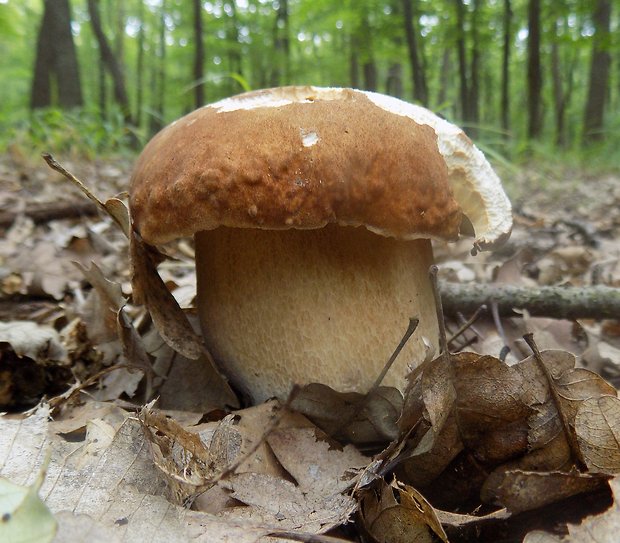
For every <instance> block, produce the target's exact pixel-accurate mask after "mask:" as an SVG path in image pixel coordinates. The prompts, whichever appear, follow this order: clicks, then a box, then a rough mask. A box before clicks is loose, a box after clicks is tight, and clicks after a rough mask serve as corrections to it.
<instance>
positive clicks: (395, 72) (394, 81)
mask: <svg viewBox="0 0 620 543" xmlns="http://www.w3.org/2000/svg"><path fill="white" fill-rule="evenodd" d="M385 87H386V92H387V93H388V94H389V95H390V96H396V98H402V96H403V65H402V64H401V63H400V62H392V63H391V64H390V66H389V68H388V76H387V81H386V85H385Z"/></svg>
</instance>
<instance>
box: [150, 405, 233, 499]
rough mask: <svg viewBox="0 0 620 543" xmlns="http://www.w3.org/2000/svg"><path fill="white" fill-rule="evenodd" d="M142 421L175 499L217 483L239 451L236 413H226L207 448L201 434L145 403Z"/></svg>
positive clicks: (154, 460)
mask: <svg viewBox="0 0 620 543" xmlns="http://www.w3.org/2000/svg"><path fill="white" fill-rule="evenodd" d="M139 420H140V423H141V424H142V427H143V429H144V433H145V435H146V438H147V440H148V442H149V444H150V447H151V455H152V457H153V462H154V463H155V465H156V466H157V468H158V469H159V471H160V473H161V474H162V476H163V477H164V480H165V481H166V483H167V485H168V489H169V494H170V496H171V499H172V500H173V501H174V503H177V504H179V505H182V504H188V503H191V502H192V501H193V500H194V499H195V498H196V496H198V495H199V494H201V493H202V492H204V491H205V490H207V489H208V488H210V487H211V486H212V485H213V484H214V481H213V479H214V477H215V475H216V474H218V473H219V472H221V471H223V470H224V469H225V468H226V467H227V466H228V465H230V463H231V462H232V460H234V458H235V457H236V456H237V454H238V452H239V446H240V442H241V438H240V436H239V433H238V432H237V431H236V430H235V429H234V428H233V427H232V424H233V416H232V415H229V416H227V417H225V418H224V419H223V420H222V421H221V422H220V424H219V425H218V428H217V430H216V432H215V434H214V436H213V439H212V440H211V446H210V447H209V448H207V447H206V446H205V444H204V443H203V442H202V440H201V439H200V436H199V435H198V434H195V433H192V432H188V431H187V430H185V429H184V428H183V427H181V426H180V425H179V424H178V423H177V422H175V421H174V420H172V419H170V418H167V417H165V416H163V415H161V414H158V413H155V412H153V411H152V404H149V405H147V406H145V407H144V408H143V409H142V410H141V411H140V415H139Z"/></svg>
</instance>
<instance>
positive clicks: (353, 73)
mask: <svg viewBox="0 0 620 543" xmlns="http://www.w3.org/2000/svg"><path fill="white" fill-rule="evenodd" d="M349 49H350V51H349V80H350V82H351V87H352V88H354V89H359V88H360V63H359V53H358V47H357V38H356V37H355V36H351V37H350V39H349Z"/></svg>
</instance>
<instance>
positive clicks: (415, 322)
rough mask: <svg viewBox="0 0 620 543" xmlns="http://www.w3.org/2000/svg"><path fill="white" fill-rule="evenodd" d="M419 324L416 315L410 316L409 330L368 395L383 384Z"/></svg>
mask: <svg viewBox="0 0 620 543" xmlns="http://www.w3.org/2000/svg"><path fill="white" fill-rule="evenodd" d="M418 324H420V320H419V319H416V318H415V317H410V318H409V326H407V330H406V331H405V334H404V335H403V337H402V339H401V340H400V343H399V344H398V346H397V347H396V349H394V352H393V353H392V356H390V358H389V360H388V361H387V362H386V364H385V366H383V370H381V373H380V374H379V375H378V376H377V378H376V379H375V382H374V383H373V385H372V386H371V387H370V390H369V391H368V392H367V393H366V397H368V396H370V395H371V394H372V393H373V392H374V391H375V390H377V389H378V388H379V385H381V382H382V381H383V378H384V377H385V375H386V374H387V372H388V371H389V369H390V368H391V367H392V364H394V361H395V360H396V358H397V357H398V355H399V354H400V351H402V350H403V347H404V346H405V345H406V343H407V341H409V338H410V337H411V336H412V335H413V333H414V332H415V330H416V328H417V327H418Z"/></svg>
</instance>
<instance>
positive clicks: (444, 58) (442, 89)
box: [437, 47, 452, 107]
mask: <svg viewBox="0 0 620 543" xmlns="http://www.w3.org/2000/svg"><path fill="white" fill-rule="evenodd" d="M451 75H452V49H451V48H450V47H445V48H444V50H443V54H442V55H441V68H440V72H439V92H438V93H437V104H439V106H440V107H443V106H444V105H445V103H446V102H447V100H448V89H450V88H451V87H450V81H451Z"/></svg>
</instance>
